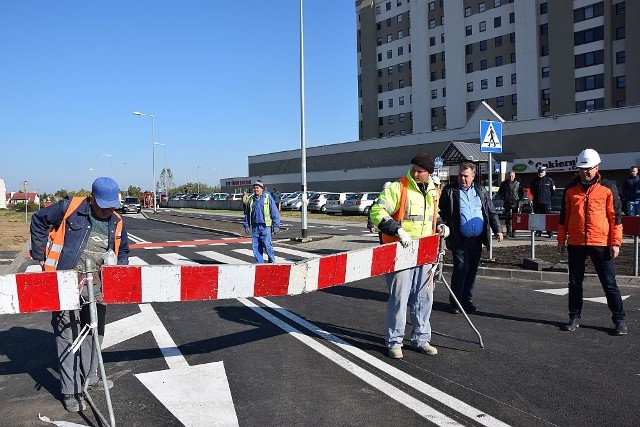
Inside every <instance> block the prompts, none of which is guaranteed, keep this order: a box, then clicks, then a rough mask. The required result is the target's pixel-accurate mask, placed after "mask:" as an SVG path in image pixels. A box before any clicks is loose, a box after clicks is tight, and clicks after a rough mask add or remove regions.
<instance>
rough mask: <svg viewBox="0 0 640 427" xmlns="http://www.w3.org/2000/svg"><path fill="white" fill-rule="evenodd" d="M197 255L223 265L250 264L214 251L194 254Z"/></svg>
mask: <svg viewBox="0 0 640 427" xmlns="http://www.w3.org/2000/svg"><path fill="white" fill-rule="evenodd" d="M196 253H197V254H199V255H202V256H204V257H207V258H209V259H212V260H214V261H218V262H221V263H223V264H250V263H249V262H247V261H243V260H241V259H238V258H234V257H230V256H228V255H224V254H221V253H218V252H215V251H201V252H196Z"/></svg>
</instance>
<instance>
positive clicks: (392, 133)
mask: <svg viewBox="0 0 640 427" xmlns="http://www.w3.org/2000/svg"><path fill="white" fill-rule="evenodd" d="M388 135H389V136H396V132H395V131H389V133H388Z"/></svg>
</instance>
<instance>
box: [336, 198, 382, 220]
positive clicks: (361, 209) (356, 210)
mask: <svg viewBox="0 0 640 427" xmlns="http://www.w3.org/2000/svg"><path fill="white" fill-rule="evenodd" d="M379 194H380V193H356V194H353V195H351V196H349V197H348V198H347V200H345V201H344V203H343V204H342V215H349V214H354V215H369V211H370V210H371V205H373V202H375V201H376V199H377V198H378V195H379Z"/></svg>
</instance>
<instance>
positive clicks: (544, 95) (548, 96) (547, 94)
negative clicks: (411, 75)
mask: <svg viewBox="0 0 640 427" xmlns="http://www.w3.org/2000/svg"><path fill="white" fill-rule="evenodd" d="M550 99H551V89H542V100H543V101H545V100H550Z"/></svg>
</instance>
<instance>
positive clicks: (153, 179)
mask: <svg viewBox="0 0 640 427" xmlns="http://www.w3.org/2000/svg"><path fill="white" fill-rule="evenodd" d="M133 114H134V115H135V116H147V117H150V118H151V184H153V186H152V188H153V205H152V206H153V213H154V214H155V213H156V124H155V116H154V115H153V114H147V113H141V112H140V111H134V112H133Z"/></svg>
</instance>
